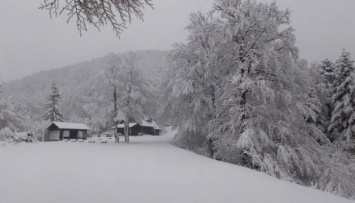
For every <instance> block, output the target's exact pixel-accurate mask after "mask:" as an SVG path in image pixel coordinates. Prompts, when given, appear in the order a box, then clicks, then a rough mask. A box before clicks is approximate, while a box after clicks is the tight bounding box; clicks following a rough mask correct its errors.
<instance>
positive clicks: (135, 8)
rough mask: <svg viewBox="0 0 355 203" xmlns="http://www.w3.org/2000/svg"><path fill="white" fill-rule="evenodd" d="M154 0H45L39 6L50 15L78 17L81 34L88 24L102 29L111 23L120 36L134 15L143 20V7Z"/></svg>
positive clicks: (77, 23) (69, 17)
mask: <svg viewBox="0 0 355 203" xmlns="http://www.w3.org/2000/svg"><path fill="white" fill-rule="evenodd" d="M151 1H152V0H64V1H60V0H43V3H42V4H41V6H40V7H39V8H40V9H42V10H48V11H49V15H50V17H52V16H53V15H55V16H58V14H59V15H61V14H66V15H67V16H68V20H67V22H69V21H70V20H71V19H73V18H74V19H76V26H77V28H78V30H79V33H80V35H82V31H83V30H84V31H87V24H90V25H93V26H94V27H96V28H97V29H98V30H99V31H100V27H103V26H105V25H107V24H111V26H112V28H113V31H114V32H115V33H116V35H117V36H118V37H119V36H120V34H121V33H122V32H123V29H125V28H126V24H127V22H128V23H131V21H132V16H136V17H137V18H139V19H141V20H143V12H142V9H144V7H145V6H146V5H148V6H149V7H151V8H152V6H153V4H152V3H151Z"/></svg>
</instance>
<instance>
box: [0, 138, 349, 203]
mask: <svg viewBox="0 0 355 203" xmlns="http://www.w3.org/2000/svg"><path fill="white" fill-rule="evenodd" d="M171 139H172V135H164V136H157V137H154V136H142V137H131V143H130V144H125V143H120V144H115V143H108V144H101V143H93V144H89V143H72V142H48V143H36V144H20V145H17V146H6V147H0V203H56V202H58V203H59V202H60V203H62V202H65V203H71V202H73V203H91V202H92V203H111V202H154V203H156V202H164V203H167V202H179V203H180V202H197V203H202V202H203V203H206V202H218V203H225V202H233V203H235V202H238V203H247V202H252V203H254V202H262V203H278V202H280V203H292V202H294V203H307V202H310V203H318V202H319V203H330V202H332V203H342V202H354V201H349V200H346V199H343V198H340V197H337V196H334V195H332V194H328V193H325V192H321V191H318V190H315V189H312V188H306V187H302V186H299V185H296V184H292V183H289V182H285V181H281V180H277V179H275V178H272V177H269V176H267V175H265V174H263V173H259V172H256V171H253V170H249V169H246V168H243V167H239V166H235V165H231V164H227V163H222V162H218V161H215V160H211V159H208V158H206V157H202V156H199V155H196V154H194V153H191V152H189V151H185V150H182V149H179V148H176V147H174V146H172V145H171V144H169V141H170V140H171Z"/></svg>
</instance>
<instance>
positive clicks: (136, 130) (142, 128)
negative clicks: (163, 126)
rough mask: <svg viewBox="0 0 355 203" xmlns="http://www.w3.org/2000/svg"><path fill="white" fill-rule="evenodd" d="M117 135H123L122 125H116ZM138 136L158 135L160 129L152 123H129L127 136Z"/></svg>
mask: <svg viewBox="0 0 355 203" xmlns="http://www.w3.org/2000/svg"><path fill="white" fill-rule="evenodd" d="M117 133H122V134H124V124H123V123H122V124H118V125H117ZM139 134H147V135H160V128H159V127H158V125H157V124H156V123H155V122H154V121H151V122H147V121H144V120H143V121H142V123H141V124H139V123H129V128H128V135H139Z"/></svg>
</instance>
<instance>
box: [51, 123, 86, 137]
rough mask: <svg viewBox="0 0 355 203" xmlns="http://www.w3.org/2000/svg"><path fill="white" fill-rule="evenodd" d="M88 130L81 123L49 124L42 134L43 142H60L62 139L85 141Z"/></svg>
mask: <svg viewBox="0 0 355 203" xmlns="http://www.w3.org/2000/svg"><path fill="white" fill-rule="evenodd" d="M88 130H89V128H88V127H87V126H86V125H85V124H82V123H65V122H53V123H51V124H50V125H49V126H48V128H47V130H46V133H45V134H44V140H45V141H60V140H63V139H86V138H87V132H88Z"/></svg>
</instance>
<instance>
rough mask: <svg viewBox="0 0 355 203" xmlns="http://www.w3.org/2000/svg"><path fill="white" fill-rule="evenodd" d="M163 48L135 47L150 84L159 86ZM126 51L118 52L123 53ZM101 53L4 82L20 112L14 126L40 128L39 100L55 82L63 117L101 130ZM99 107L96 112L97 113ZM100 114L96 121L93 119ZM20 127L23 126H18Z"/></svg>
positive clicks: (104, 120)
mask: <svg viewBox="0 0 355 203" xmlns="http://www.w3.org/2000/svg"><path fill="white" fill-rule="evenodd" d="M167 54H168V52H167V51H156V50H148V51H137V52H136V56H137V64H138V69H139V70H140V71H141V72H142V73H143V75H144V77H145V78H146V79H147V80H149V81H150V84H151V85H152V87H153V88H155V89H159V86H160V84H161V83H162V80H163V77H164V74H165V68H166V56H167ZM125 55H127V53H122V54H121V56H125ZM105 67H106V64H105V63H104V57H101V58H96V59H92V60H91V61H86V62H83V63H79V64H76V65H72V66H68V67H63V68H58V69H53V70H48V71H42V72H39V73H36V74H33V75H31V76H28V77H25V78H23V79H20V80H15V81H12V82H9V83H6V84H5V85H4V88H3V89H4V92H5V94H6V95H7V96H8V97H10V98H11V100H12V101H13V102H14V106H15V107H16V111H18V112H21V115H22V116H23V118H21V119H20V120H22V121H23V123H21V124H18V125H17V126H24V127H18V128H20V130H24V131H27V130H31V131H38V132H39V133H40V132H41V129H42V128H43V126H45V125H44V124H43V121H42V120H43V119H42V118H41V117H42V115H43V113H44V112H43V104H45V103H46V100H47V94H48V93H49V90H50V87H51V84H52V82H53V81H55V82H56V84H57V86H58V88H59V92H60V94H61V101H60V102H61V103H60V104H61V105H60V108H61V111H62V113H63V115H64V118H65V120H67V121H72V122H80V123H81V122H83V123H86V124H88V125H89V126H94V125H96V126H94V127H93V128H94V130H97V131H99V130H102V128H105V127H107V126H108V123H107V122H108V121H107V120H108V119H110V116H107V114H109V112H108V111H107V108H108V106H109V105H111V103H110V102H111V98H107V97H108V96H107V95H105V94H104V93H105V92H107V91H110V89H109V88H108V87H107V85H106V86H105V80H106V78H105V75H104V73H103V72H104V69H105ZM98 111H100V113H97V112H98ZM98 116H100V119H101V120H100V121H97V120H94V119H97V117H98ZM22 128H23V129H22Z"/></svg>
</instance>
